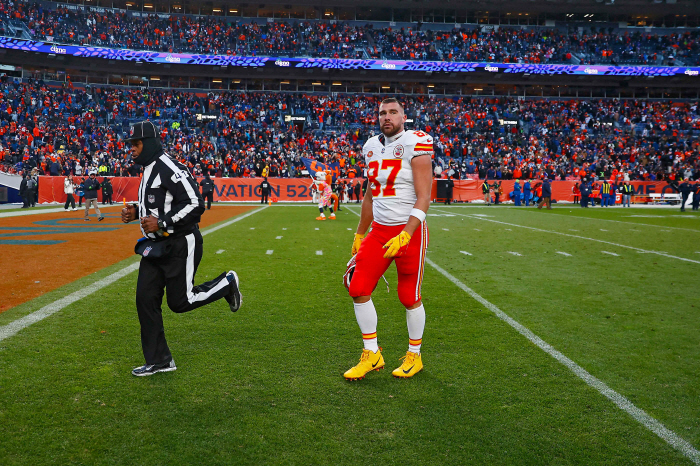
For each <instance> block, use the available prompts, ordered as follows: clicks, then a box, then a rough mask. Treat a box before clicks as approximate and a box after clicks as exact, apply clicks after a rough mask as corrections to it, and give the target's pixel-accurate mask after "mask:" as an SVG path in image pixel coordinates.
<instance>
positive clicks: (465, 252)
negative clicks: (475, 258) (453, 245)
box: [459, 251, 471, 256]
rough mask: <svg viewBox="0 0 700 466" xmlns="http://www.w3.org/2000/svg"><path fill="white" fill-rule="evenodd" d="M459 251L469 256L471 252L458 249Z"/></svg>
mask: <svg viewBox="0 0 700 466" xmlns="http://www.w3.org/2000/svg"><path fill="white" fill-rule="evenodd" d="M459 252H461V253H462V254H465V255H467V256H471V253H470V252H467V251H459Z"/></svg>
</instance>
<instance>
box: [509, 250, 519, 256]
mask: <svg viewBox="0 0 700 466" xmlns="http://www.w3.org/2000/svg"><path fill="white" fill-rule="evenodd" d="M507 252H508V254H512V255H514V256H522V254H520V253H519V252H514V251H507Z"/></svg>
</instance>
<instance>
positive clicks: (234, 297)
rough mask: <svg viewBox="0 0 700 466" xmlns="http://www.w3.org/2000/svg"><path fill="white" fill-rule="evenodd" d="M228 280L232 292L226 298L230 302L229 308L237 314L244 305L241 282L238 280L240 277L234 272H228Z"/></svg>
mask: <svg viewBox="0 0 700 466" xmlns="http://www.w3.org/2000/svg"><path fill="white" fill-rule="evenodd" d="M226 279H227V280H228V282H229V285H230V291H229V293H228V294H227V295H226V296H224V298H226V301H228V307H230V308H231V312H236V311H237V310H239V309H240V308H241V304H243V295H242V294H241V290H240V288H239V286H240V283H241V282H240V281H239V280H238V275H237V274H236V272H234V271H233V270H229V271H228V273H227V274H226Z"/></svg>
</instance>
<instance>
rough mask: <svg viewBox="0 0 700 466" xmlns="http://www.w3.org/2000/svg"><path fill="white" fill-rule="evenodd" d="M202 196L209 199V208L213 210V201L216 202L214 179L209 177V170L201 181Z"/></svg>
mask: <svg viewBox="0 0 700 466" xmlns="http://www.w3.org/2000/svg"><path fill="white" fill-rule="evenodd" d="M199 185H200V186H201V187H202V196H204V199H205V200H206V201H207V210H211V203H212V202H214V181H213V180H212V179H211V178H210V177H209V170H205V171H204V179H203V180H202V181H200V183H199Z"/></svg>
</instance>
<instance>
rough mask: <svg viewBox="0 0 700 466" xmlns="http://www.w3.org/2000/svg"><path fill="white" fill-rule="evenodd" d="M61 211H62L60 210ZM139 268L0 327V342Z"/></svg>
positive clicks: (132, 266)
mask: <svg viewBox="0 0 700 466" xmlns="http://www.w3.org/2000/svg"><path fill="white" fill-rule="evenodd" d="M267 207H268V206H264V207H261V208H259V209H256V210H253V211H251V212H248V213H246V214H244V215H240V216H238V217H236V218H234V219H231V220H228V221H226V222H224V223H221V224H219V225H214V226H212V227H209V228H207V229H206V230H204V231H202V236H205V235H208V234H209V233H213V232H215V231H218V230H220V229H222V228H225V227H227V226H229V225H232V224H234V223H236V222H238V221H241V220H243V219H244V218H248V217H250V216H251V215H253V214H256V213H258V212H261V211H263V210H265V209H266V208H267ZM61 210H63V209H61ZM138 268H139V262H134V263H133V264H130V265H127V266H126V267H124V268H123V269H121V270H118V271H116V272H114V273H113V274H111V275H108V276H107V277H105V278H103V279H101V280H98V281H96V282H94V283H92V284H90V285H88V286H86V287H85V288H81V289H80V290H78V291H74V292H73V293H71V294H69V295H68V296H64V297H63V298H61V299H58V300H56V301H54V302H52V303H50V304H47V305H46V306H44V307H42V308H41V309H39V310H38V311H34V312H32V313H31V314H28V315H26V316H24V317H21V318H19V319H17V320H14V321H12V322H10V323H9V324H7V325H4V326H2V327H0V341H3V340H5V339H6V338H9V337H11V336H13V335H16V334H17V333H18V332H20V331H21V330H23V329H25V328H27V327H29V326H30V325H32V324H35V323H37V322H39V321H41V320H43V319H45V318H47V317H49V316H51V315H53V314H55V313H57V312H58V311H60V310H61V309H63V308H65V307H67V306H70V305H71V304H73V303H74V302H76V301H79V300H81V299H83V298H85V297H87V296H89V295H91V294H93V293H94V292H96V291H99V290H101V289H102V288H105V287H106V286H109V285H111V284H112V283H114V282H116V281H117V280H119V279H120V278H123V277H125V276H126V275H129V274H130V273H131V272H133V271H135V270H138Z"/></svg>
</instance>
